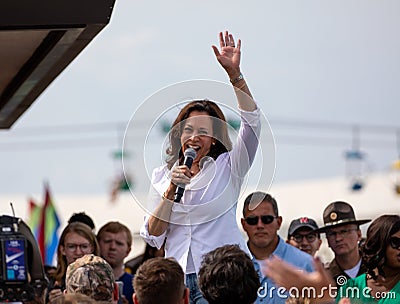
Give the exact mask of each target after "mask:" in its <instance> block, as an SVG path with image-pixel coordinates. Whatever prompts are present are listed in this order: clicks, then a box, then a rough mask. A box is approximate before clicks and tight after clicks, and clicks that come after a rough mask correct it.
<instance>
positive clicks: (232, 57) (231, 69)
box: [212, 31, 241, 79]
mask: <svg viewBox="0 0 400 304" xmlns="http://www.w3.org/2000/svg"><path fill="white" fill-rule="evenodd" d="M219 45H220V50H219V49H218V48H217V47H216V46H215V45H213V46H212V48H213V50H214V54H215V57H216V58H217V60H218V62H219V63H220V64H221V66H222V67H223V68H224V69H225V70H226V72H227V73H228V75H229V77H230V79H235V78H236V77H238V76H239V75H240V46H241V41H240V39H238V41H237V45H236V44H235V39H234V38H233V35H232V34H230V33H229V32H228V31H226V32H225V34H224V33H222V32H220V33H219Z"/></svg>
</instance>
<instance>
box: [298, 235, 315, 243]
mask: <svg viewBox="0 0 400 304" xmlns="http://www.w3.org/2000/svg"><path fill="white" fill-rule="evenodd" d="M304 238H305V239H306V240H307V242H309V243H312V242H314V241H315V240H316V239H317V235H316V234H315V233H309V234H305V235H303V234H296V235H293V236H292V239H293V240H294V241H295V242H296V243H301V241H302V240H303V239H304Z"/></svg>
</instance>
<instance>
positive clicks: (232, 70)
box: [212, 31, 257, 112]
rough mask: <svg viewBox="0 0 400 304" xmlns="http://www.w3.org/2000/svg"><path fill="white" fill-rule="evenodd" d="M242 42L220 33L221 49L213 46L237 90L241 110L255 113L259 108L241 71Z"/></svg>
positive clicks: (216, 55) (227, 33) (228, 34)
mask: <svg viewBox="0 0 400 304" xmlns="http://www.w3.org/2000/svg"><path fill="white" fill-rule="evenodd" d="M241 43H242V42H241V41H240V39H238V41H237V44H235V40H234V38H233V36H232V34H230V33H229V32H228V31H226V32H225V33H222V32H220V33H219V45H220V49H218V47H216V46H215V45H213V46H212V48H213V50H214V54H215V57H216V58H217V60H218V62H219V63H220V64H221V66H222V67H223V68H224V70H225V71H226V73H227V74H228V76H229V79H230V81H231V83H232V85H233V86H234V88H235V93H236V97H237V100H238V105H239V108H241V109H242V110H244V111H249V112H251V111H254V110H255V109H256V108H257V106H256V104H255V103H254V100H253V97H252V95H251V92H250V89H249V87H248V86H247V83H246V80H245V79H244V77H243V75H242V73H241V71H240V47H241Z"/></svg>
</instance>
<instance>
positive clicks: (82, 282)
mask: <svg viewBox="0 0 400 304" xmlns="http://www.w3.org/2000/svg"><path fill="white" fill-rule="evenodd" d="M65 282H66V289H67V293H81V294H84V295H87V296H90V297H91V298H92V299H94V300H96V301H107V302H112V300H113V292H114V283H115V278H114V274H113V271H112V268H111V266H110V265H109V264H108V263H107V262H106V261H105V260H104V259H103V258H101V257H99V256H96V255H94V254H87V255H84V256H83V257H81V258H79V259H77V260H76V261H75V262H73V263H71V264H70V265H69V266H68V268H67V275H66V280H65Z"/></svg>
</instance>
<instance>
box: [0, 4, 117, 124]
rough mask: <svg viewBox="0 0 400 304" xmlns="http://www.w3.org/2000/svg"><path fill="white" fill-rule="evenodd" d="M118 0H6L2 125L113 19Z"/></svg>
mask: <svg viewBox="0 0 400 304" xmlns="http://www.w3.org/2000/svg"><path fill="white" fill-rule="evenodd" d="M114 3H115V0H38V1H32V0H1V1H0V129H9V128H10V127H11V126H12V125H13V124H14V122H15V121H16V120H17V119H18V118H19V117H20V116H21V115H22V114H23V113H24V112H25V111H26V110H27V109H28V108H29V107H30V106H31V104H32V103H33V102H34V101H35V100H36V98H37V97H38V96H39V95H40V94H41V93H42V92H43V91H44V90H45V89H46V88H47V87H48V86H49V84H50V83H51V82H52V81H53V80H54V79H55V78H56V77H57V76H58V75H59V74H60V73H61V72H62V71H63V70H64V69H65V68H66V67H67V66H68V65H69V64H70V63H71V62H72V60H74V58H75V57H76V56H78V54H79V53H80V52H81V51H82V50H83V49H84V48H85V47H86V46H87V45H88V44H89V43H90V41H91V40H92V39H93V38H94V37H95V36H96V35H97V34H98V33H99V32H100V31H101V30H102V29H103V28H104V27H105V26H106V25H107V24H108V23H109V22H110V18H111V13H112V10H113V7H114Z"/></svg>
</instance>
